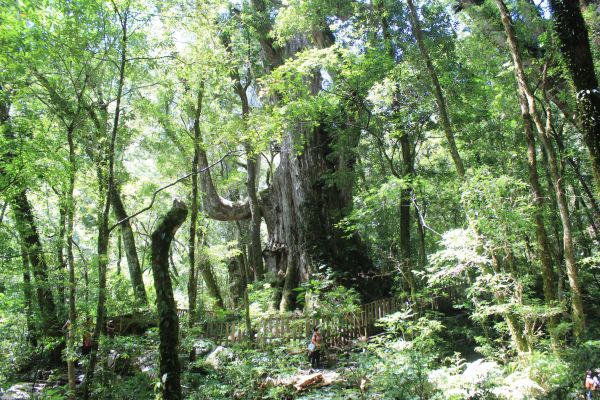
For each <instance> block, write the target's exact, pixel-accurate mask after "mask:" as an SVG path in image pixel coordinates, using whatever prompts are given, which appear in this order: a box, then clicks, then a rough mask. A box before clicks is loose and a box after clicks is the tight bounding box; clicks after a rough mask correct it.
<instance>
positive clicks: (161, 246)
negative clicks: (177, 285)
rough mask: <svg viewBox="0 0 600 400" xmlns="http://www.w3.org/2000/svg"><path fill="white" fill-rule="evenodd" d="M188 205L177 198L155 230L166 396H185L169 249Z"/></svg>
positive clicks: (171, 398)
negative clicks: (183, 392)
mask: <svg viewBox="0 0 600 400" xmlns="http://www.w3.org/2000/svg"><path fill="white" fill-rule="evenodd" d="M187 213H188V210H187V207H186V205H185V204H184V203H181V202H179V201H177V200H175V201H174V202H173V207H172V208H171V210H170V211H169V212H167V214H166V215H165V216H164V217H163V219H162V221H161V222H160V224H159V225H158V226H157V228H156V230H155V231H154V232H152V275H153V276H154V288H155V290H156V306H157V310H158V317H159V324H158V330H159V338H160V348H159V350H160V378H161V381H162V383H163V384H162V386H161V392H162V395H163V399H165V400H179V399H182V394H181V382H180V373H181V366H180V363H179V318H178V316H177V305H176V304H175V298H174V297H173V286H172V284H171V277H170V275H169V249H170V247H171V241H172V240H173V237H174V236H175V233H176V232H177V230H178V229H179V227H180V226H181V224H183V221H185V218H186V217H187Z"/></svg>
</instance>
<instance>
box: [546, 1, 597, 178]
mask: <svg viewBox="0 0 600 400" xmlns="http://www.w3.org/2000/svg"><path fill="white" fill-rule="evenodd" d="M550 7H551V9H552V13H553V14H554V20H555V21H554V28H555V30H556V33H557V35H558V39H559V42H560V50H561V52H562V54H563V56H564V58H565V61H566V64H567V68H568V69H569V74H570V75H571V79H572V80H573V85H574V86H575V90H576V91H577V96H576V98H577V116H578V122H579V125H580V127H581V130H582V132H583V137H584V140H585V143H586V145H587V147H588V150H589V152H590V158H591V161H592V171H593V173H594V180H595V181H596V188H597V190H600V91H599V90H598V80H597V78H596V73H595V70H594V60H593V58H592V53H591V51H590V41H589V37H588V32H587V28H586V25H585V21H584V19H583V16H582V14H581V10H580V8H579V4H578V2H577V1H574V0H550Z"/></svg>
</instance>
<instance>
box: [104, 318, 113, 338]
mask: <svg viewBox="0 0 600 400" xmlns="http://www.w3.org/2000/svg"><path fill="white" fill-rule="evenodd" d="M106 335H107V336H108V337H111V338H112V337H115V321H113V320H112V319H111V320H109V321H108V322H107V323H106Z"/></svg>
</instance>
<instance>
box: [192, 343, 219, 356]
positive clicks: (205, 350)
mask: <svg viewBox="0 0 600 400" xmlns="http://www.w3.org/2000/svg"><path fill="white" fill-rule="evenodd" d="M215 347H216V346H215V344H214V342H212V341H210V340H205V339H198V340H196V341H195V342H194V352H195V353H196V357H204V356H205V355H207V354H209V353H210V352H211V351H213V349H214V348H215Z"/></svg>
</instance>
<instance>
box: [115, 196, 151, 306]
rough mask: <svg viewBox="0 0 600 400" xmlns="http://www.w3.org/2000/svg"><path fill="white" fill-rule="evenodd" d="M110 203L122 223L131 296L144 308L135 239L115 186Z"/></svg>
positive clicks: (143, 292)
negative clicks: (131, 288)
mask: <svg viewBox="0 0 600 400" xmlns="http://www.w3.org/2000/svg"><path fill="white" fill-rule="evenodd" d="M111 202H112V206H113V210H114V213H115V216H116V217H117V220H118V221H123V222H121V223H120V224H119V226H120V227H121V237H122V238H123V247H124V248H125V257H127V265H128V266H129V279H131V285H132V286H133V294H134V296H135V299H136V300H137V302H138V303H139V305H140V306H142V307H145V306H147V305H148V298H147V296H146V288H145V287H144V276H143V274H142V268H141V267H140V260H139V258H138V253H137V248H136V245H135V237H134V236H133V229H131V222H130V220H129V219H128V214H127V211H126V210H125V205H124V204H123V200H122V198H121V192H120V190H119V188H118V187H116V186H115V187H114V188H113V191H112V197H111Z"/></svg>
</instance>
